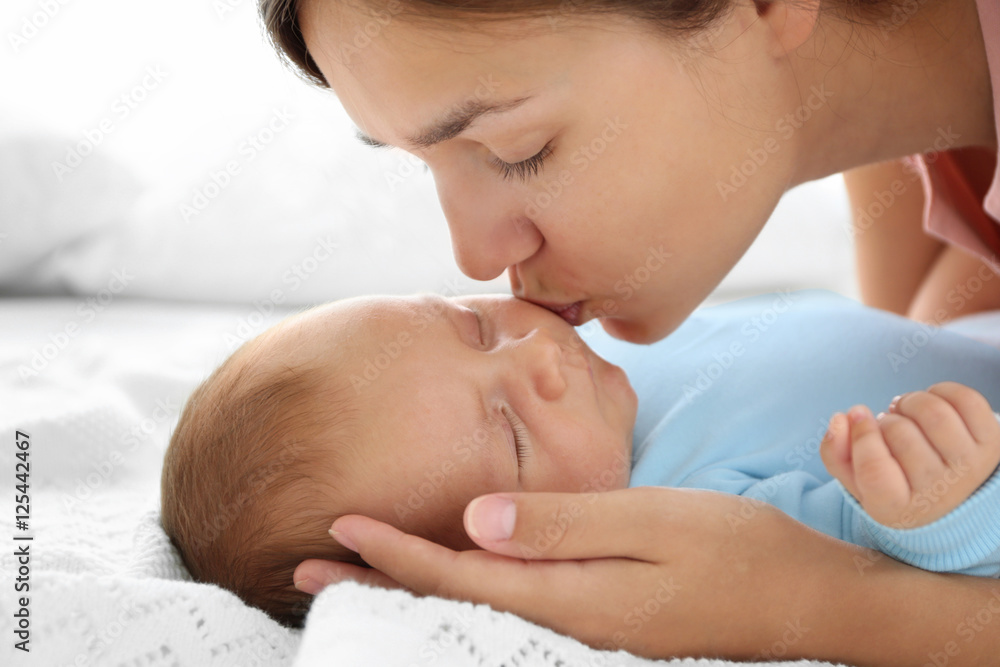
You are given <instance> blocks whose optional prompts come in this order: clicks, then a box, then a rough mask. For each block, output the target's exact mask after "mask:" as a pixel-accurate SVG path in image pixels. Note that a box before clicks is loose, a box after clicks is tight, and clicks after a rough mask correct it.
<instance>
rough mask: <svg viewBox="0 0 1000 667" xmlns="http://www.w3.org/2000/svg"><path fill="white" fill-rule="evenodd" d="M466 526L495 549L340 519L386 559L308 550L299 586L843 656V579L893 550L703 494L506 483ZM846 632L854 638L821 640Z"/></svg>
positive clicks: (602, 636)
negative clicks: (513, 487)
mask: <svg viewBox="0 0 1000 667" xmlns="http://www.w3.org/2000/svg"><path fill="white" fill-rule="evenodd" d="M465 526H466V530H467V531H468V533H469V535H470V536H471V537H472V538H473V539H474V540H475V541H476V543H477V544H479V545H480V546H481V547H483V549H485V551H463V552H455V551H452V550H450V549H447V548H445V547H442V546H439V545H437V544H434V543H432V542H428V541H426V540H423V539H421V538H418V537H415V536H412V535H407V534H405V533H402V532H400V531H398V530H396V529H395V528H393V527H391V526H389V525H387V524H384V523H381V522H378V521H375V520H373V519H370V518H367V517H363V516H358V515H349V516H344V517H341V518H340V519H338V520H337V521H336V522H335V523H334V525H333V530H334V531H336V533H337V534H336V537H337V539H338V541H340V542H341V543H342V544H344V545H345V546H347V547H348V548H352V549H355V550H357V551H358V552H359V553H360V554H361V556H362V558H364V560H365V561H366V562H367V563H369V564H370V565H371V566H372V567H374V568H376V569H375V570H367V569H365V568H357V567H354V566H351V565H348V564H344V563H332V562H328V561H320V560H308V561H304V562H303V563H302V564H300V565H299V567H298V568H297V569H296V572H295V580H296V585H297V586H299V587H300V588H301V589H302V590H306V591H308V592H313V593H315V592H318V590H320V589H321V588H322V587H323V586H324V585H326V584H328V583H331V582H335V581H340V580H342V579H347V578H350V579H357V580H360V581H362V582H364V583H369V584H374V585H381V586H397V585H402V586H404V587H406V588H409V589H410V590H412V591H414V592H416V593H418V594H426V595H438V596H443V597H449V598H456V599H462V600H471V601H474V602H484V603H488V604H490V605H491V606H492V607H493V608H495V609H499V610H504V611H510V612H513V613H515V614H518V615H519V616H522V617H524V618H527V619H529V620H531V621H534V622H535V623H538V624H540V625H544V626H547V627H550V628H553V629H554V630H556V631H558V632H562V633H564V634H567V635H571V636H573V637H576V638H577V639H579V640H581V641H583V642H584V643H586V644H588V645H590V646H592V647H595V648H600V649H618V648H623V649H625V650H628V651H630V652H632V653H636V654H639V655H644V656H650V657H668V656H673V655H684V656H687V655H705V656H708V655H715V656H724V657H727V658H733V659H740V658H742V659H747V658H751V657H759V658H766V657H768V656H775V657H777V656H784V657H792V656H803V657H823V658H827V659H833V658H839V657H841V656H843V655H846V653H847V651H848V648H849V646H850V645H851V644H852V643H854V642H857V641H858V634H857V633H858V630H857V629H856V628H849V627H847V626H850V625H851V623H852V622H853V617H850V618H849V619H848V620H847V622H846V623H839V622H837V621H832V620H831V619H830V618H828V617H829V616H830V615H831V614H835V612H836V610H837V609H838V605H840V604H842V602H843V601H844V600H845V599H846V598H845V595H844V588H843V586H842V585H841V584H842V582H841V581H840V580H838V578H837V576H840V577H844V578H853V579H855V580H860V579H861V577H862V573H859V571H858V568H857V566H856V564H855V560H854V559H855V558H857V559H861V560H862V561H863V562H865V563H867V564H868V565H869V567H872V568H873V569H874V568H877V567H880V564H879V563H880V561H879V559H880V558H881V556H880V555H879V554H878V553H877V552H873V551H870V550H867V549H862V548H860V547H856V546H853V545H850V544H847V543H845V542H841V541H839V540H835V539H833V538H830V537H827V536H825V535H823V534H821V533H818V532H816V531H814V530H812V529H811V528H808V527H807V526H805V525H803V524H801V523H799V522H797V521H794V520H793V519H791V518H790V517H788V516H787V515H786V514H784V513H783V512H781V511H779V510H777V509H776V508H774V507H773V506H771V505H767V504H765V503H760V502H757V501H751V500H749V499H746V498H742V497H740V496H734V495H730V494H724V493H719V492H715V491H701V490H694V489H670V488H659V487H639V488H631V489H623V490H620V491H612V492H608V493H600V494H558V493H533V494H529V493H522V494H493V495H488V496H481V497H480V498H477V499H476V500H474V501H473V502H472V503H470V504H469V506H468V507H467V509H466V513H465ZM504 535H509V536H510V537H509V539H503V538H504ZM885 560H886V561H888V560H890V559H885ZM892 562H893V563H894V562H895V561H892ZM897 565H899V564H898V563H897ZM901 567H906V566H901ZM907 569H910V568H907ZM835 574H836V575H837V576H834V575H835ZM998 623H1000V619H998ZM841 626H844V627H841ZM882 627H883V628H884V627H885V624H883V625H882ZM839 630H842V631H843V632H853V633H854V635H853V639H848V638H847V637H848V635H842V636H843V637H844V641H843V645H842V646H836V645H833V646H831V645H830V644H828V643H825V642H823V641H819V640H820V639H822V637H823V636H824V633H826V632H828V631H833V632H834V633H836V632H838V631H839ZM883 642H884V637H883Z"/></svg>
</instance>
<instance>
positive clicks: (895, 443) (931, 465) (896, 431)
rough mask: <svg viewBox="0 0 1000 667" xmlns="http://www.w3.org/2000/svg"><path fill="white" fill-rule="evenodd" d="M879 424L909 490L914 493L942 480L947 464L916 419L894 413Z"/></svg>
mask: <svg viewBox="0 0 1000 667" xmlns="http://www.w3.org/2000/svg"><path fill="white" fill-rule="evenodd" d="M879 425H880V427H881V429H882V439H883V440H884V441H885V443H886V446H888V448H889V451H890V452H892V457H893V458H894V459H896V461H897V462H898V463H899V466H900V467H901V468H902V469H903V474H905V475H906V479H907V480H908V481H909V485H910V489H912V490H913V491H914V492H916V491H919V490H921V489H927V488H929V487H931V486H932V485H933V484H934V482H936V481H937V480H939V479H941V476H942V475H943V474H944V471H945V469H946V465H947V464H946V463H945V462H944V461H943V460H942V459H941V455H940V454H939V453H938V451H937V450H936V449H935V448H934V445H933V444H932V443H931V442H929V441H928V439H927V436H925V435H924V432H923V431H922V430H921V428H920V426H919V425H918V424H917V423H916V422H914V421H913V420H912V419H910V418H909V417H904V416H903V415H899V414H891V415H886V416H885V417H883V418H882V419H881V420H879Z"/></svg>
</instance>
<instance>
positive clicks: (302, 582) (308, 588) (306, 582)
mask: <svg viewBox="0 0 1000 667" xmlns="http://www.w3.org/2000/svg"><path fill="white" fill-rule="evenodd" d="M295 588H297V589H299V590H300V591H302V592H303V593H308V594H309V595H316V594H317V593H319V592H320V591H321V590H323V587H322V586H320V585H319V583H317V582H315V581H313V580H312V579H310V578H309V577H306V578H305V579H299V580H298V581H296V582H295Z"/></svg>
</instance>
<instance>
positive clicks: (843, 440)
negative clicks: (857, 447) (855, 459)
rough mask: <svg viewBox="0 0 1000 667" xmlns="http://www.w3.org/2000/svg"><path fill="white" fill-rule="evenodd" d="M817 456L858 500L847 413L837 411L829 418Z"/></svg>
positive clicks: (828, 470)
mask: <svg viewBox="0 0 1000 667" xmlns="http://www.w3.org/2000/svg"><path fill="white" fill-rule="evenodd" d="M819 456H820V458H821V459H823V464H824V465H825V466H826V469H827V472H829V473H830V475H832V476H833V477H834V478H836V479H838V480H840V483H841V484H843V485H844V488H845V489H847V490H848V492H849V493H850V494H851V495H852V496H854V497H855V499H858V500H860V496H859V495H858V488H857V484H856V483H855V481H854V466H853V465H852V464H851V433H850V427H849V425H848V423H847V415H845V414H843V413H841V412H838V413H836V414H835V415H833V417H831V418H830V425H829V427H828V428H827V431H826V435H825V436H823V441H822V442H820V445H819Z"/></svg>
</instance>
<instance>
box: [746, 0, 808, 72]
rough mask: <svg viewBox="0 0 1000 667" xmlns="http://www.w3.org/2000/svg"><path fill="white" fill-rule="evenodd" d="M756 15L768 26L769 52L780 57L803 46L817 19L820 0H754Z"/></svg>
mask: <svg viewBox="0 0 1000 667" xmlns="http://www.w3.org/2000/svg"><path fill="white" fill-rule="evenodd" d="M754 5H755V6H756V8H757V16H758V17H759V18H760V20H761V21H764V22H765V23H767V25H768V26H769V27H770V28H771V34H772V36H773V37H772V45H771V49H770V53H771V55H772V56H774V57H775V58H781V57H784V56H785V55H787V54H789V53H791V52H792V51H794V50H795V49H797V48H799V47H800V46H802V43H803V42H805V41H806V39H808V38H809V35H811V34H812V31H813V29H814V28H815V27H816V21H817V20H818V18H819V8H820V0H754Z"/></svg>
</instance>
